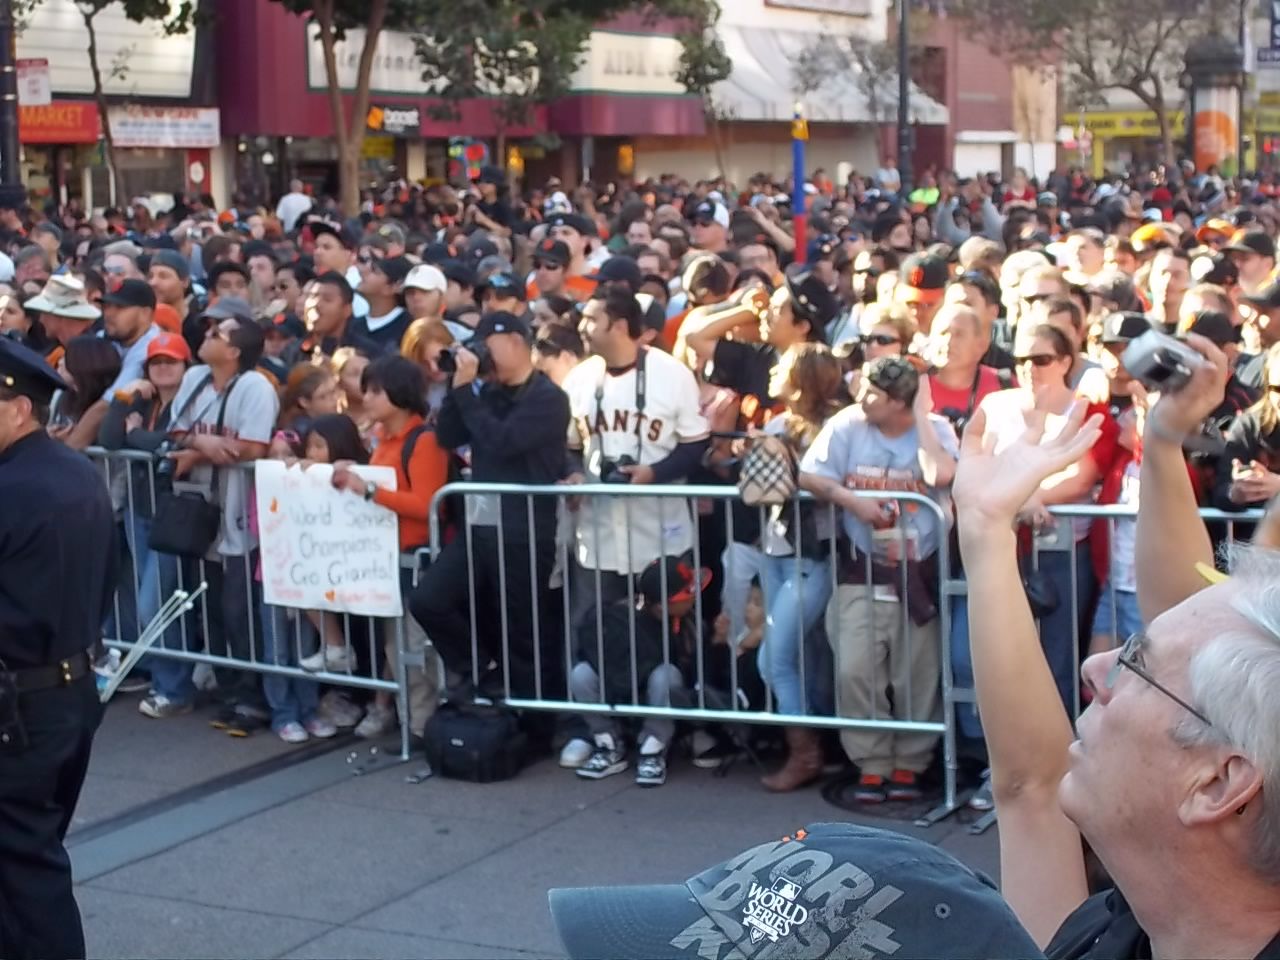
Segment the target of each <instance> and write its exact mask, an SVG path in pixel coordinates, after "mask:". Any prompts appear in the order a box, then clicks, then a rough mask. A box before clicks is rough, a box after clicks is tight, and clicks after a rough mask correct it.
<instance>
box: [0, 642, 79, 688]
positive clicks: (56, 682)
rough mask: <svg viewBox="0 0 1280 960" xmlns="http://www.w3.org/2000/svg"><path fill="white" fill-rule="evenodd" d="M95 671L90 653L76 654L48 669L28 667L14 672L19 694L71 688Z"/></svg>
mask: <svg viewBox="0 0 1280 960" xmlns="http://www.w3.org/2000/svg"><path fill="white" fill-rule="evenodd" d="M92 669H93V661H92V660H91V659H90V657H89V654H88V652H87V651H86V652H83V653H76V654H72V655H71V656H69V657H67V659H65V660H59V661H58V662H57V663H54V664H51V665H49V666H47V667H27V668H26V669H24V670H15V671H13V678H14V685H15V686H16V687H17V688H18V692H19V693H38V692H39V691H41V690H53V689H55V688H56V687H66V686H70V685H71V684H72V683H75V681H77V680H79V679H80V678H81V677H83V676H84V675H85V674H87V673H89V671H90V670H92Z"/></svg>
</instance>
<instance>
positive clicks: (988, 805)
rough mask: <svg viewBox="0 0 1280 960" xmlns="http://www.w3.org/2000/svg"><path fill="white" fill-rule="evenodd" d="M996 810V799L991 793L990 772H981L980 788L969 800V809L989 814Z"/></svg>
mask: <svg viewBox="0 0 1280 960" xmlns="http://www.w3.org/2000/svg"><path fill="white" fill-rule="evenodd" d="M995 808H996V799H995V797H994V796H993V795H992V793H991V771H990V770H983V771H982V786H980V787H978V789H977V790H975V791H974V792H973V796H972V797H970V798H969V809H970V810H976V811H977V812H978V813H989V812H990V811H992V810H994V809H995Z"/></svg>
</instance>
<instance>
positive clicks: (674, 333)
mask: <svg viewBox="0 0 1280 960" xmlns="http://www.w3.org/2000/svg"><path fill="white" fill-rule="evenodd" d="M692 309H693V308H692V307H690V308H689V310H692ZM689 310H681V311H680V312H679V313H677V314H676V315H675V316H674V317H668V318H667V322H666V325H665V326H664V327H663V328H662V345H663V347H664V348H665V349H666V351H667V353H671V351H673V350H675V348H676V339H677V338H678V337H679V336H680V328H681V327H682V326H684V318H685V317H687V316H688V315H689Z"/></svg>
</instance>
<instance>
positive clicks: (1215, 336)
mask: <svg viewBox="0 0 1280 960" xmlns="http://www.w3.org/2000/svg"><path fill="white" fill-rule="evenodd" d="M1185 332H1186V333H1195V334H1199V335H1200V336H1202V337H1204V338H1205V339H1207V340H1208V341H1209V342H1211V343H1212V344H1213V345H1214V346H1215V347H1224V346H1226V345H1227V344H1229V343H1239V342H1240V328H1239V327H1237V326H1236V325H1235V324H1234V323H1232V322H1231V319H1230V318H1229V317H1228V316H1227V315H1226V314H1225V313H1223V312H1222V311H1221V310H1197V311H1196V312H1195V313H1194V314H1192V316H1191V322H1190V323H1189V324H1187V329H1186V331H1185Z"/></svg>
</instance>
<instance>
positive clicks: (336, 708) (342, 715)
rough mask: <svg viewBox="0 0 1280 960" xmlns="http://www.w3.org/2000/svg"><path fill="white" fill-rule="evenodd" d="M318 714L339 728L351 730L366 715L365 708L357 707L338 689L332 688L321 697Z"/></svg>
mask: <svg viewBox="0 0 1280 960" xmlns="http://www.w3.org/2000/svg"><path fill="white" fill-rule="evenodd" d="M316 713H317V715H318V716H320V717H323V718H324V719H325V720H328V721H329V722H330V723H332V724H333V725H334V726H335V727H337V728H338V729H339V730H350V729H351V728H352V727H354V726H355V725H356V724H357V723H359V722H360V718H361V717H363V716H364V709H363V708H362V707H357V706H356V705H355V704H354V703H352V702H351V701H350V700H348V699H347V698H346V696H344V695H343V694H341V693H339V692H338V691H337V690H330V691H329V692H328V693H326V694H325V695H324V696H323V697H321V698H320V706H319V709H318V710H317V711H316Z"/></svg>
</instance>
